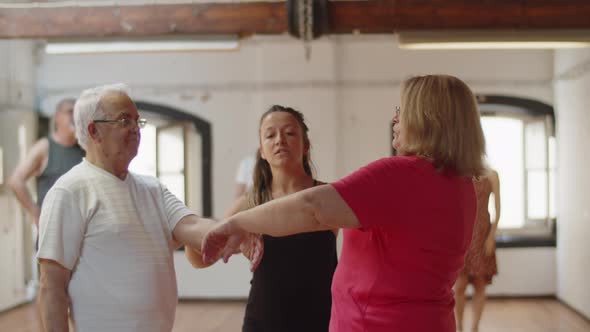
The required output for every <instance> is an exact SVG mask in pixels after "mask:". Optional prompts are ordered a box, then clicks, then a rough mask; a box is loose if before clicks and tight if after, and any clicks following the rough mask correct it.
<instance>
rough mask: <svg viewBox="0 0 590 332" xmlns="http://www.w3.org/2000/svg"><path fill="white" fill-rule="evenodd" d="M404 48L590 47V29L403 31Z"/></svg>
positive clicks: (402, 45) (402, 43)
mask: <svg viewBox="0 0 590 332" xmlns="http://www.w3.org/2000/svg"><path fill="white" fill-rule="evenodd" d="M398 41H399V47H400V48H402V49H416V50H420V49H421V50H433V49H556V48H584V47H590V30H529V31H524V30H515V31H507V30H499V31H479V30H473V31H402V32H400V33H399V36H398Z"/></svg>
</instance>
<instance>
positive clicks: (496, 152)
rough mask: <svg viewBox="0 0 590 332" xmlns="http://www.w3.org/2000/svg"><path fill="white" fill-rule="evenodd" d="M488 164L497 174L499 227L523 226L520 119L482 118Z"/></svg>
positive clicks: (522, 148)
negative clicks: (499, 209)
mask: <svg viewBox="0 0 590 332" xmlns="http://www.w3.org/2000/svg"><path fill="white" fill-rule="evenodd" d="M481 124H482V128H483V131H484V135H485V138H486V151H487V156H488V164H489V165H490V166H491V167H492V168H494V169H495V170H496V171H497V172H498V174H499V176H500V197H501V199H502V201H501V204H502V215H501V216H500V224H499V225H498V227H500V228H518V227H522V226H523V225H524V221H525V219H524V215H525V214H524V173H523V169H524V156H523V153H524V152H523V151H524V146H523V123H522V121H521V120H518V119H512V118H502V117H486V116H484V117H482V118H481Z"/></svg>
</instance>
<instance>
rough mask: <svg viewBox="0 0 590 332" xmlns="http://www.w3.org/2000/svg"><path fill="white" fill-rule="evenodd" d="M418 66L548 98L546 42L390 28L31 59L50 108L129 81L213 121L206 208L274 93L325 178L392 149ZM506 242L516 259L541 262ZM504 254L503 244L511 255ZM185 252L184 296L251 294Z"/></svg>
mask: <svg viewBox="0 0 590 332" xmlns="http://www.w3.org/2000/svg"><path fill="white" fill-rule="evenodd" d="M425 73H449V74H453V75H456V76H459V77H460V78H462V79H464V80H466V81H467V83H468V84H469V85H470V86H471V87H472V88H473V89H474V91H475V92H477V93H493V94H507V95H511V96H518V97H525V98H533V99H539V100H542V101H545V102H547V103H550V104H552V100H553V86H552V83H551V79H552V77H553V52H551V51H531V50H528V51H487V50H486V51H404V50H400V49H398V47H397V45H396V43H395V40H394V39H393V38H392V37H391V36H339V37H330V38H324V39H322V40H319V41H316V42H314V43H313V44H312V58H311V61H309V62H306V61H305V59H304V51H303V46H302V44H301V43H300V42H298V41H295V40H292V39H291V38H289V37H286V36H274V37H255V38H253V39H249V40H246V41H244V42H243V44H242V47H241V49H240V51H238V52H224V53H176V54H161V53H157V54H156V53H154V54H126V55H84V56H81V55H78V56H57V55H52V56H48V55H45V56H43V57H42V59H41V61H40V65H39V67H38V78H39V80H38V92H39V95H40V100H41V105H42V107H43V109H44V111H45V112H47V113H50V112H51V110H52V109H53V108H54V105H55V103H56V102H57V100H58V99H59V98H61V97H63V96H76V95H78V94H79V93H80V90H81V89H82V88H86V87H90V86H93V85H97V84H104V83H111V82H126V83H128V84H129V85H130V87H131V88H132V91H133V93H132V95H133V97H135V99H137V100H142V101H149V102H153V103H162V104H165V105H169V106H172V107H176V108H179V109H181V110H185V111H187V112H190V113H192V114H196V115H198V116H199V117H202V118H204V119H206V120H208V121H210V122H211V123H212V133H213V204H214V207H213V211H214V216H217V217H219V216H221V215H222V214H223V211H224V210H225V209H227V208H228V207H229V205H230V204H231V201H232V197H233V190H234V183H233V179H234V176H235V172H236V167H237V165H238V162H239V160H240V159H241V158H242V157H243V156H245V155H247V154H251V153H252V151H253V149H254V148H255V147H256V144H257V128H258V120H259V116H260V114H262V113H263V112H264V111H265V110H266V109H267V108H268V107H269V106H270V105H271V104H274V103H279V104H283V105H288V106H292V107H295V108H297V109H299V110H301V111H303V113H304V114H305V116H306V118H307V120H308V125H309V126H310V130H311V140H312V145H313V149H312V158H313V160H314V162H315V164H316V168H317V170H318V178H320V179H323V180H326V181H332V180H335V179H337V178H339V177H341V176H344V175H346V174H348V173H350V172H352V171H353V170H355V169H357V168H358V167H360V166H362V165H364V164H366V163H368V162H370V161H372V160H374V159H377V158H379V157H383V156H387V155H389V153H390V141H391V138H390V129H389V123H390V120H391V118H392V116H393V108H394V106H395V105H396V104H399V88H400V83H401V82H402V81H403V80H404V79H405V78H407V77H408V76H410V75H415V74H425ZM532 250H535V249H532ZM512 253H515V255H516V256H515V257H516V258H515V259H516V263H515V264H514V265H515V266H517V267H520V268H522V267H523V266H535V268H537V267H542V266H545V264H546V263H547V262H546V260H545V259H544V258H538V259H532V260H527V259H523V257H522V256H519V255H518V254H516V252H512ZM512 253H511V252H510V251H507V255H508V257H510V255H512ZM537 257H545V256H543V255H541V256H537ZM549 257H550V256H549ZM183 259H184V258H183V257H182V256H181V255H180V257H177V258H176V260H177V267H178V269H177V270H178V273H177V275H178V279H179V287H180V292H181V295H182V294H187V295H190V296H199V294H201V295H202V296H210V295H211V294H219V296H227V295H228V294H227V289H234V290H235V292H233V294H234V296H238V297H240V296H243V295H244V294H246V293H247V289H248V287H249V285H248V283H247V280H248V277H249V272H248V271H247V269H245V268H244V265H245V262H240V261H239V260H236V262H234V263H231V264H230V265H229V266H227V267H224V268H217V267H216V268H214V269H210V270H203V271H194V270H192V271H191V270H190V268H189V269H187V268H186V266H185V265H183V264H184V262H183V261H182V260H183ZM512 262H514V261H512ZM509 270H511V268H509V269H507V271H509ZM183 271H184V272H183ZM506 273H507V272H506ZM228 274H229V275H232V276H234V279H233V280H234V281H231V280H230V281H229V282H233V284H231V286H229V285H228V284H227V283H226V282H225V281H223V282H222V281H221V280H225V279H224V278H225V277H226V275H228ZM197 280H198V281H197ZM197 284H198V285H197ZM546 286H547V287H546V288H544V289H542V290H540V292H541V293H543V294H546V293H551V292H554V288H555V285H554V284H552V285H551V284H549V285H546ZM500 291H501V292H503V290H500ZM510 291H511V290H510V289H508V290H507V292H510ZM230 295H231V294H230Z"/></svg>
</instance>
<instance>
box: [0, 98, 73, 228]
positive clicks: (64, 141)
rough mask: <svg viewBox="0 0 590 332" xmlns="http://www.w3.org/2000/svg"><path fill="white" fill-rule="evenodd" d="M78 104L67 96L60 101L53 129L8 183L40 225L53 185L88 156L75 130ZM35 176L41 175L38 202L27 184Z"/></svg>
mask: <svg viewBox="0 0 590 332" xmlns="http://www.w3.org/2000/svg"><path fill="white" fill-rule="evenodd" d="M74 103H75V100H74V99H63V100H61V101H60V102H59V103H58V104H57V107H56V110H55V113H54V115H53V124H54V126H53V127H54V128H53V129H54V130H53V132H51V133H50V134H49V135H48V136H47V137H43V138H41V139H40V140H38V141H37V142H36V143H35V144H34V145H33V147H32V148H31V151H30V152H29V153H28V155H27V156H26V157H25V158H24V159H23V160H22V161H21V162H20V163H19V164H18V165H17V167H16V169H15V170H14V173H13V174H12V176H11V177H10V178H9V179H8V185H9V186H10V188H11V189H12V191H14V194H15V195H16V198H17V200H18V201H19V203H20V204H21V205H22V207H23V208H24V209H25V210H26V211H27V213H28V214H29V215H30V216H31V218H32V221H33V223H34V224H35V226H36V227H38V225H39V215H40V213H41V204H42V203H43V199H44V198H45V194H47V192H48V191H49V188H51V187H52V186H53V184H54V183H55V181H57V179H58V178H59V177H60V176H62V175H63V174H65V173H66V172H67V171H69V170H70V169H71V168H72V167H73V166H74V165H77V164H79V163H80V162H81V161H82V158H83V157H84V150H82V149H81V148H80V146H79V145H78V144H77V141H76V134H75V131H74V120H73V111H74ZM32 177H37V200H36V202H35V201H34V200H33V195H31V193H30V192H29V189H28V188H27V185H26V184H27V181H28V180H29V179H31V178H32Z"/></svg>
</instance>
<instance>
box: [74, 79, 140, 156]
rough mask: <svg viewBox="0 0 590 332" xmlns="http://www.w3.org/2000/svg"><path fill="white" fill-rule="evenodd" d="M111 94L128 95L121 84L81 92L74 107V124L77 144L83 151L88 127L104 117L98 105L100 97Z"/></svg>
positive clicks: (103, 112) (124, 86) (86, 141)
mask: <svg viewBox="0 0 590 332" xmlns="http://www.w3.org/2000/svg"><path fill="white" fill-rule="evenodd" d="M111 93H123V94H125V95H129V89H128V87H127V85H125V84H123V83H117V84H109V85H102V86H98V87H95V88H91V89H87V90H84V91H82V94H81V95H80V97H79V98H78V99H77V100H76V105H75V106H74V124H75V127H76V137H77V138H78V144H80V146H81V147H82V148H83V149H84V150H87V148H88V140H89V134H88V125H89V124H90V123H91V122H92V121H94V120H98V119H104V118H105V117H106V113H105V111H104V110H103V109H102V107H101V105H100V101H101V99H102V97H104V96H106V95H108V94H111Z"/></svg>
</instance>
